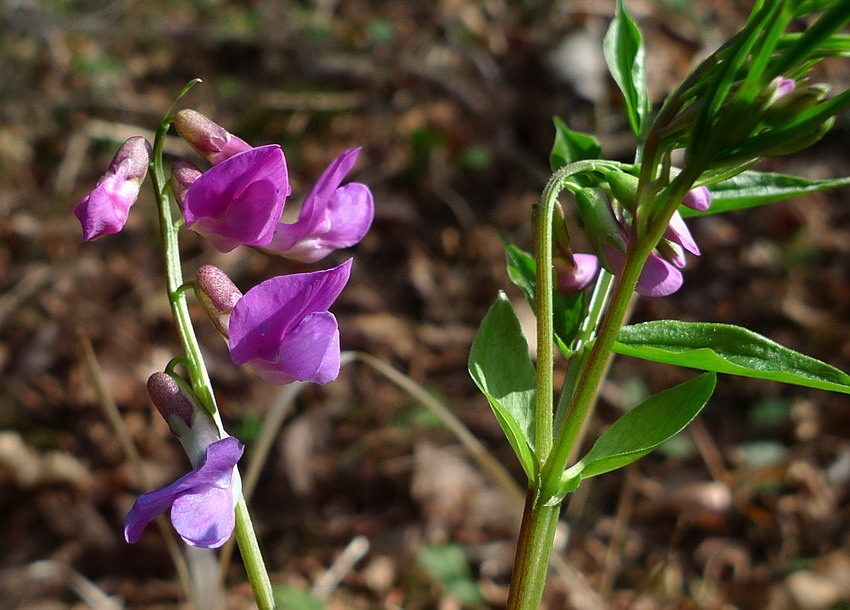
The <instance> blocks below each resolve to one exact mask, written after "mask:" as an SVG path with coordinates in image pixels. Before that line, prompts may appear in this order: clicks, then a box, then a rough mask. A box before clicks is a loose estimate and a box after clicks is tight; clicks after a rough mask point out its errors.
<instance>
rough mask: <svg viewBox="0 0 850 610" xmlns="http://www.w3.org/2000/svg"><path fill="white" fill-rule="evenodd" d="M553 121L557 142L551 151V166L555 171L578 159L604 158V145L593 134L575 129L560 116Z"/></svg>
mask: <svg viewBox="0 0 850 610" xmlns="http://www.w3.org/2000/svg"><path fill="white" fill-rule="evenodd" d="M552 122H553V123H555V143H554V144H553V145H552V152H550V153H549V166H550V167H551V168H552V171H553V172H555V171H558V170H559V169H561V168H562V167H564V166H565V165H569V164H570V163H575V162H576V161H582V160H584V159H600V158H602V146H601V145H600V144H599V141H598V140H597V139H596V138H594V137H593V136H592V135H590V134H587V133H582V132H580V131H573V130H572V129H570V128H569V127H567V124H566V123H564V121H562V120H561V118H560V117H553V118H552Z"/></svg>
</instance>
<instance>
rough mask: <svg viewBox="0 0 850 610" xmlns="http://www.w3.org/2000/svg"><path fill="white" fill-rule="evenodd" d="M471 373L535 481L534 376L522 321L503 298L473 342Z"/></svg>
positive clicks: (482, 323) (470, 363) (497, 303)
mask: <svg viewBox="0 0 850 610" xmlns="http://www.w3.org/2000/svg"><path fill="white" fill-rule="evenodd" d="M469 374H470V375H471V376H472V379H473V381H475V384H476V385H477V386H478V389H480V390H481V392H482V393H483V394H484V396H486V397H487V401H488V402H489V403H490V407H491V408H492V409H493V414H494V415H495V416H496V419H497V420H498V422H499V425H500V426H501V427H502V430H503V431H504V432H505V436H507V437H508V442H510V444H511V447H513V450H514V453H516V455H517V458H518V459H519V462H520V464H522V467H523V469H524V470H525V474H526V475H527V476H528V477H529V479H533V478H534V477H535V476H536V469H537V460H536V458H535V457H534V401H535V396H536V394H537V391H536V389H535V388H536V381H537V380H536V373H535V371H534V365H533V364H532V363H531V356H530V355H529V353H528V343H526V341H525V336H524V335H523V334H522V329H521V328H520V325H519V320H518V319H517V317H516V313H514V309H513V307H512V306H511V304H510V302H509V301H508V299H507V297H506V296H505V294H504V293H499V296H498V297H497V298H496V302H495V303H494V304H493V306H492V307H490V310H489V311H488V312H487V315H486V316H485V317H484V320H483V321H482V322H481V326H480V327H479V328H478V332H477V333H476V335H475V340H474V341H473V342H472V350H471V351H470V354H469Z"/></svg>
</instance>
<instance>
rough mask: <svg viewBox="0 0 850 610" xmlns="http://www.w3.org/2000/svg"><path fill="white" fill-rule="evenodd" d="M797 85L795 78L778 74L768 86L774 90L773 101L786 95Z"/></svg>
mask: <svg viewBox="0 0 850 610" xmlns="http://www.w3.org/2000/svg"><path fill="white" fill-rule="evenodd" d="M796 86H797V82H796V81H795V80H794V79H793V78H785V77H784V76H777V77H776V78H774V79H773V80H772V81H770V84H769V85H768V86H767V88H768V89H769V90H771V91H772V92H773V97H772V101H774V102H775V101H776V100H778V99H780V98H783V97H785V96H786V95H788V94H789V93H791V92H792V91H793V90H794V87H796Z"/></svg>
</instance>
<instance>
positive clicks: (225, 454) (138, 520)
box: [124, 436, 245, 546]
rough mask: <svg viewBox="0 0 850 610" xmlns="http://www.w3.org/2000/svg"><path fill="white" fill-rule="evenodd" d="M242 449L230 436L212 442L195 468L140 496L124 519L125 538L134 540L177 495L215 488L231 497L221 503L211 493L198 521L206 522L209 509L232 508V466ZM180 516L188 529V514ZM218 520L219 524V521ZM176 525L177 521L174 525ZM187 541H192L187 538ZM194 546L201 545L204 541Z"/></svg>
mask: <svg viewBox="0 0 850 610" xmlns="http://www.w3.org/2000/svg"><path fill="white" fill-rule="evenodd" d="M244 450H245V446H244V445H243V444H242V443H240V442H239V440H238V439H236V438H234V437H232V436H229V437H227V438H224V439H222V440H220V441H216V442H214V443H211V444H210V445H209V446H208V447H207V451H206V458H205V460H204V463H203V464H202V465H201V466H200V467H199V468H198V469H197V470H193V471H192V472H189V473H188V474H186V475H184V476H182V477H180V478H179V479H177V480H176V481H174V482H173V483H172V484H171V485H167V486H165V487H163V488H161V489H157V490H154V491H151V492H148V493H146V494H142V495H141V496H139V498H138V499H137V500H136V503H135V504H133V507H132V508H131V509H130V512H129V513H127V517H126V518H125V520H124V538H125V540H127V542H136V541H137V540H138V539H139V537H140V536H141V535H142V531H143V530H144V529H145V526H147V524H148V523H150V522H151V521H152V520H153V519H155V518H156V517H157V516H159V515H160V514H161V513H163V512H165V511H166V510H168V509H169V508H170V507H171V506H172V505H173V504H174V503H175V501H176V500H177V499H178V498H180V497H181V496H183V495H185V494H187V493H188V494H194V495H198V494H201V495H203V494H204V493H205V492H206V491H208V490H210V489H213V488H216V489H221V490H226V491H227V493H228V495H230V496H231V499H230V500H229V501H227V502H223V501H222V498H221V496H220V494H211V495H210V498H211V499H213V500H214V503H213V504H210V505H208V506H206V507H205V515H204V516H203V517H202V518H200V519H199V521H198V524H203V523H209V519H208V515H209V513H210V512H215V511H218V512H220V513H226V512H228V511H232V510H233V500H232V493H231V491H230V485H231V480H232V476H233V468H234V466H235V465H236V462H238V461H239V458H241V457H242V452H243V451H244ZM179 515H180V523H181V527H184V526H185V528H186V530H187V531H188V530H190V529H191V528H190V527H189V526H188V525H187V517H186V516H184V515H183V514H182V513H179ZM220 518H223V516H222V515H220ZM217 522H219V523H221V521H217ZM176 526H177V524H175V527H176ZM179 531H180V530H179V529H178V532H179ZM228 536H229V534H228ZM187 542H189V543H190V544H194V543H193V542H192V541H191V540H188V539H187ZM196 546H203V544H198V545H196Z"/></svg>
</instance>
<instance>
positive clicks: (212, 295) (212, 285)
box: [195, 265, 242, 337]
mask: <svg viewBox="0 0 850 610" xmlns="http://www.w3.org/2000/svg"><path fill="white" fill-rule="evenodd" d="M195 294H196V295H197V297H198V301H199V302H200V304H201V307H203V309H204V311H205V312H206V314H207V316H209V318H210V320H211V321H212V323H213V324H214V325H215V327H216V328H217V329H218V332H220V333H221V334H222V335H224V336H225V337H227V336H228V329H227V327H228V323H229V321H230V312H231V311H233V308H234V307H235V306H236V303H237V301H239V299H241V298H242V292H241V291H240V290H239V289H238V288H237V287H236V285H235V284H234V283H233V281H232V280H231V279H230V278H229V277H227V274H226V273H225V272H224V271H222V270H221V269H219V268H218V267H214V266H213V265H204V266H203V267H201V268H200V269H198V275H197V277H196V278H195Z"/></svg>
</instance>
